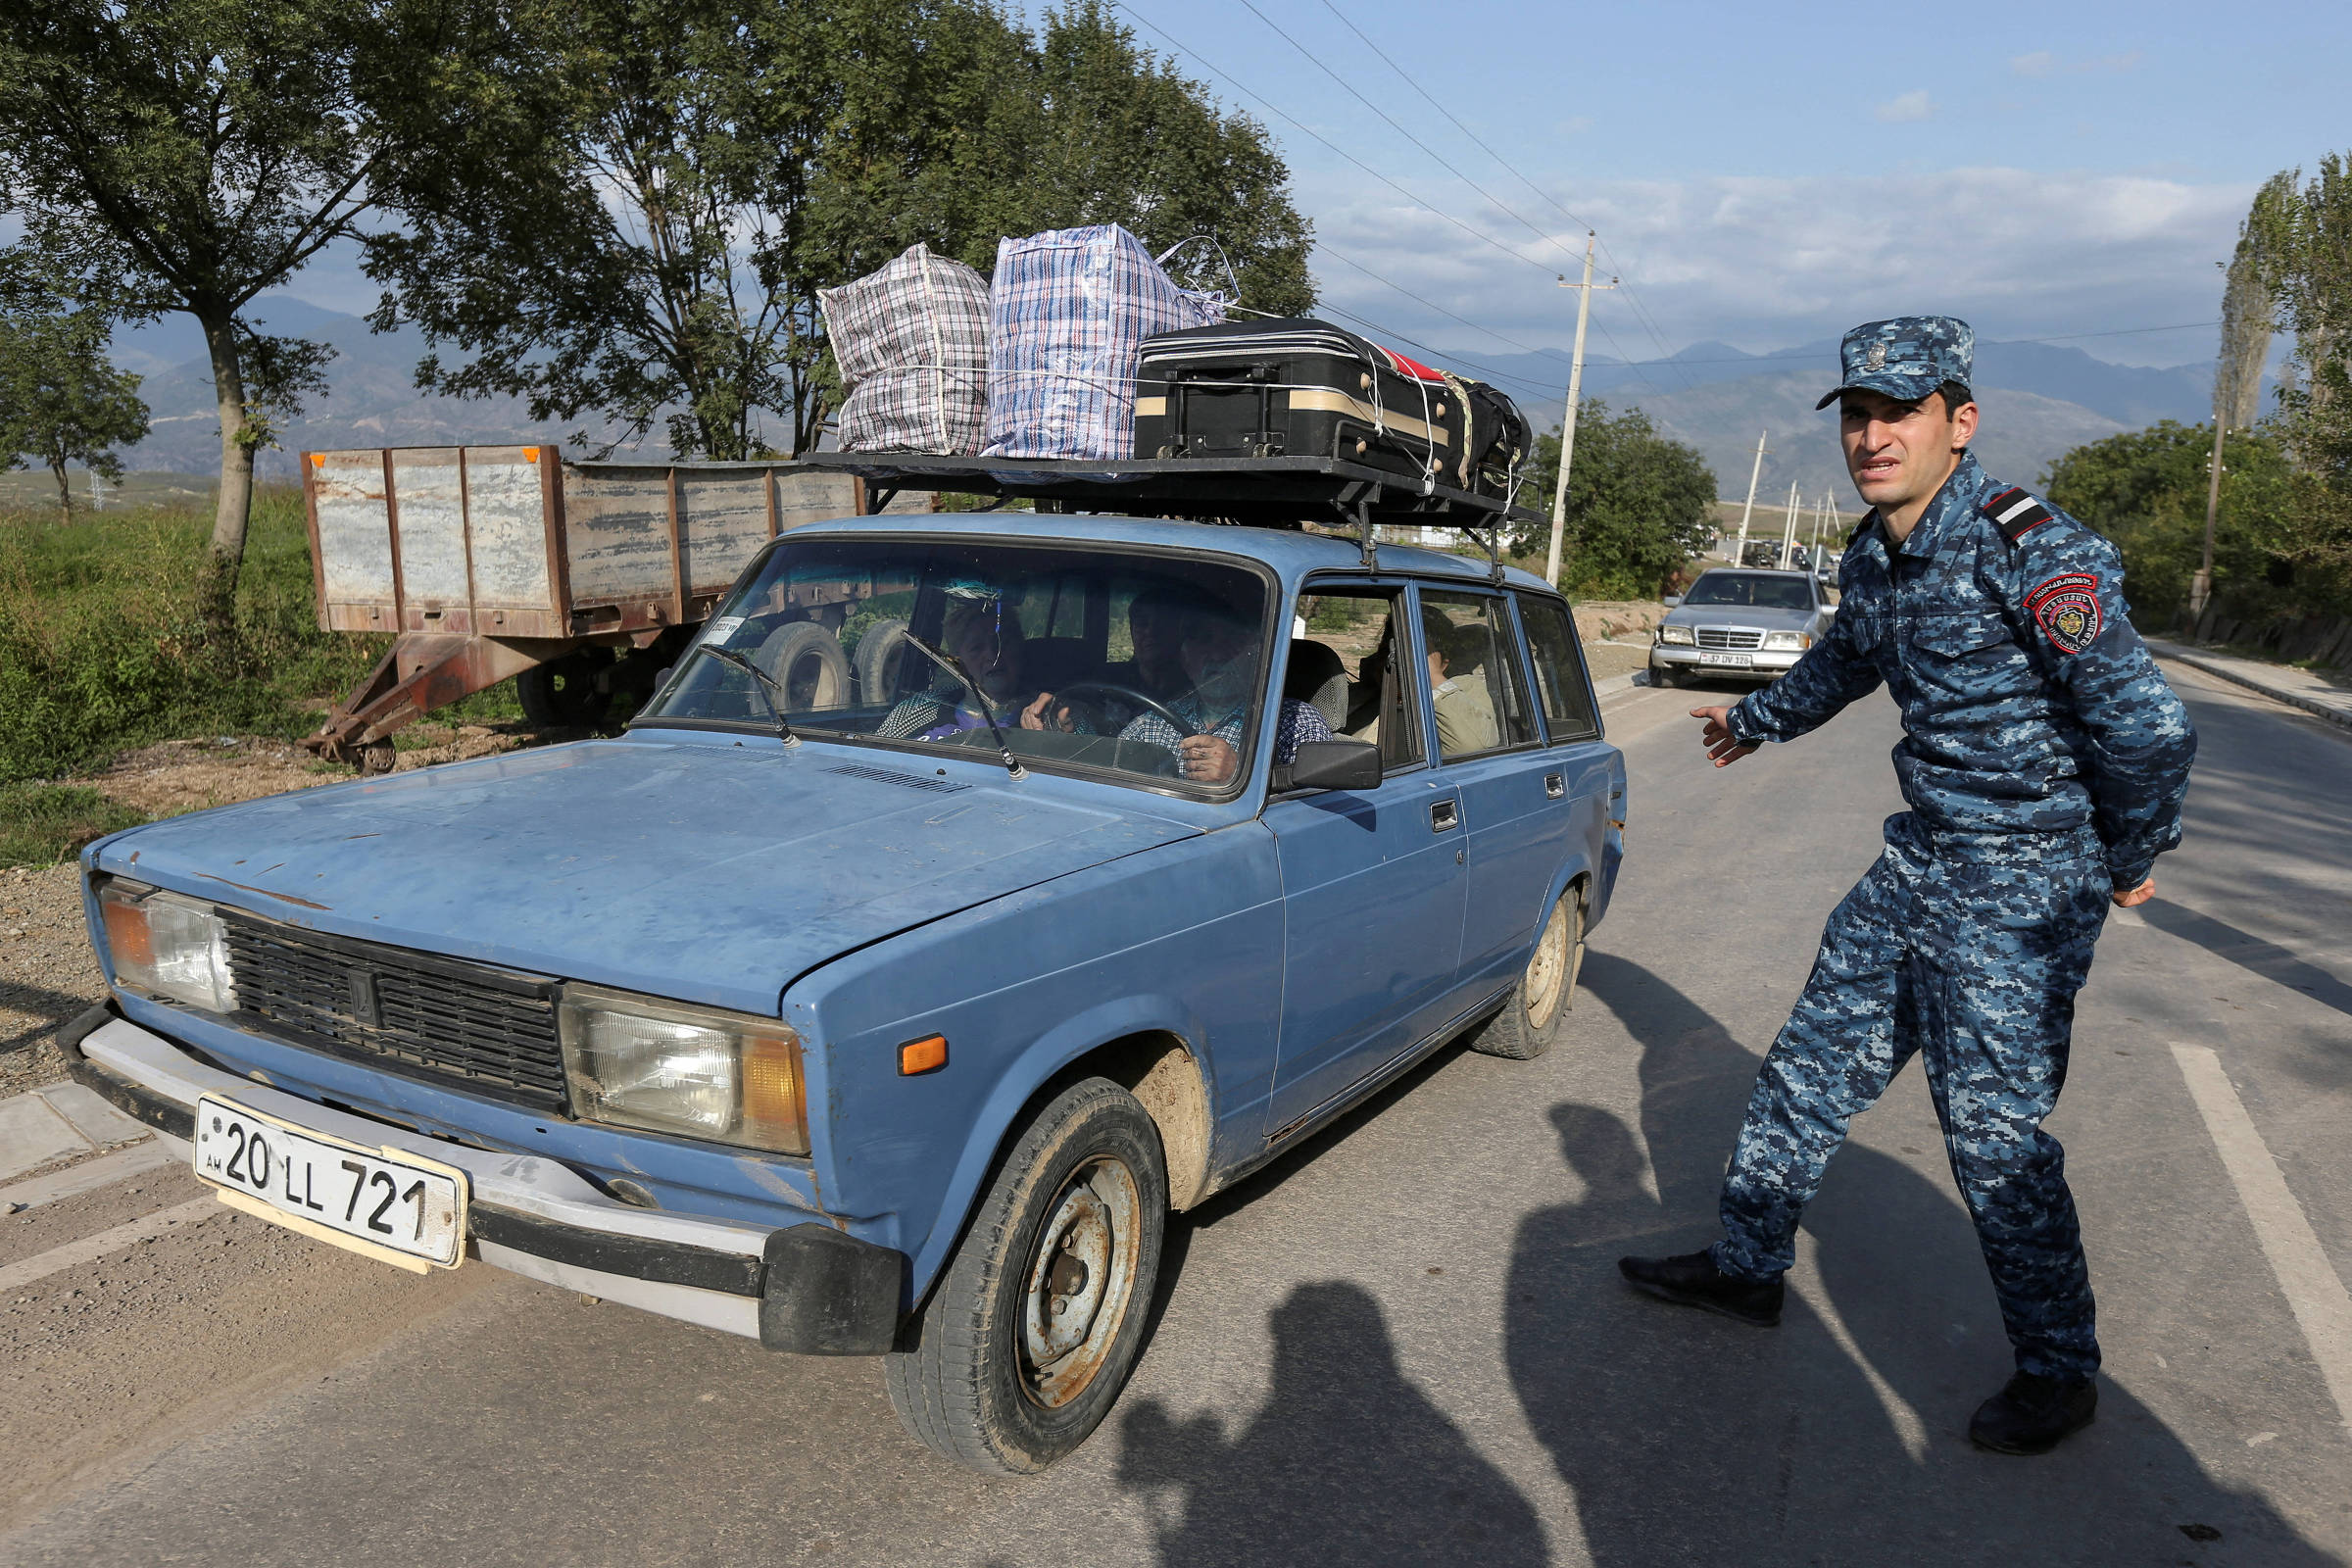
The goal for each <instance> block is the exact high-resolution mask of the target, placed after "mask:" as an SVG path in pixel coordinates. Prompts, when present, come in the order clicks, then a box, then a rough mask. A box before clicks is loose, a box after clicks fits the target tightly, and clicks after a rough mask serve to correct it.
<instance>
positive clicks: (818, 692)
mask: <svg viewBox="0 0 2352 1568" xmlns="http://www.w3.org/2000/svg"><path fill="white" fill-rule="evenodd" d="M752 662H753V663H755V664H758V665H759V666H760V668H761V669H764V670H766V671H767V678H768V679H769V680H772V681H774V682H775V683H776V684H777V685H778V686H779V687H781V688H782V689H783V694H784V695H783V697H782V699H781V706H782V707H783V709H784V711H786V712H788V713H804V712H807V711H809V710H811V709H824V708H843V707H847V706H848V704H849V701H850V656H849V655H847V654H845V653H843V652H842V651H841V639H840V638H838V637H836V636H834V635H833V634H832V633H831V632H830V631H828V630H826V629H825V628H824V627H822V626H820V625H818V624H817V623H816V622H815V621H813V620H796V621H793V622H792V623H791V624H790V625H785V626H778V627H777V628H776V629H775V630H774V631H772V632H769V633H768V634H767V640H766V641H764V642H762V643H761V644H760V650H759V652H757V653H755V654H754V655H752Z"/></svg>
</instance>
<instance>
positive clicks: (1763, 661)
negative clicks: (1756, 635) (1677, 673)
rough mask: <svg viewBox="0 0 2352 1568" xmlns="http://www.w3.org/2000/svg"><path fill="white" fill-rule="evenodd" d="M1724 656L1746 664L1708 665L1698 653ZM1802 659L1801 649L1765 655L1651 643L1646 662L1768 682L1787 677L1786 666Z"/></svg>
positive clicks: (1757, 651) (1753, 651) (1688, 671)
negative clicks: (1756, 678)
mask: <svg viewBox="0 0 2352 1568" xmlns="http://www.w3.org/2000/svg"><path fill="white" fill-rule="evenodd" d="M1727 653H1729V654H1736V655H1737V656H1738V657H1740V658H1744V659H1745V660H1747V661H1748V662H1747V663H1745V664H1710V663H1708V662H1706V661H1705V660H1704V659H1702V658H1701V657H1700V656H1701V655H1702V654H1716V655H1719V656H1720V655H1723V654H1727ZM1804 657H1805V656H1804V653H1803V652H1802V651H1801V650H1798V649H1793V648H1790V649H1781V648H1776V649H1772V650H1771V651H1769V652H1767V651H1766V650H1764V649H1761V648H1754V649H1749V648H1741V649H1737V650H1729V649H1714V648H1686V647H1683V646H1682V645H1681V644H1679V643H1673V644H1670V643H1654V642H1653V643H1651V644H1650V645H1649V662H1650V663H1651V664H1652V665H1653V666H1656V665H1665V666H1668V667H1670V668H1673V669H1677V670H1681V671H1683V672H1684V673H1686V674H1693V675H1697V674H1704V675H1728V676H1732V677H1734V678H1737V677H1739V676H1741V675H1752V676H1758V677H1761V678H1763V679H1767V680H1769V679H1771V678H1773V677H1775V676H1779V675H1785V674H1787V673H1788V672H1789V669H1790V667H1792V666H1793V665H1794V664H1795V663H1796V662H1797V661H1798V660H1800V659H1802V658H1804Z"/></svg>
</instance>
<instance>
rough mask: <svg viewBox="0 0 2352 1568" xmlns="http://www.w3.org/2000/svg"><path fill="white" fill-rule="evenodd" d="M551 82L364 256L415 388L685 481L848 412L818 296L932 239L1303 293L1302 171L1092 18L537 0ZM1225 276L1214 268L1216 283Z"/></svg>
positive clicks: (456, 159) (520, 88) (443, 161)
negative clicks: (1031, 29) (1184, 265)
mask: <svg viewBox="0 0 2352 1568" xmlns="http://www.w3.org/2000/svg"><path fill="white" fill-rule="evenodd" d="M528 4H530V5H541V6H545V7H546V8H547V9H546V11H545V14H544V16H542V17H539V18H538V20H537V22H536V23H535V24H534V25H531V26H530V27H529V28H528V29H527V30H531V31H533V32H534V34H535V35H537V36H540V37H542V38H544V39H545V40H546V44H547V48H546V50H545V53H544V57H543V59H542V60H541V61H540V62H538V63H537V65H536V66H535V68H533V69H531V70H528V71H524V72H520V73H517V74H516V75H515V77H514V78H513V79H512V80H511V81H510V82H509V83H508V87H507V90H506V91H504V92H503V93H502V95H501V97H500V100H499V102H498V104H497V105H496V108H495V111H494V112H493V113H490V114H486V115H484V116H481V117H479V118H477V119H475V120H473V121H472V122H470V123H468V125H467V126H466V127H465V128H464V134H462V135H460V136H457V137H455V138H454V139H453V140H452V141H451V142H449V143H447V144H445V145H444V147H443V149H442V156H441V157H440V158H438V159H437V160H435V161H434V162H433V163H432V164H430V165H422V166H417V167H416V168H414V169H412V170H411V171H410V172H408V174H407V175H405V176H404V184H403V186H402V188H401V190H400V192H399V194H398V199H399V201H400V202H401V205H402V206H403V208H404V209H405V210H406V211H407V212H409V213H410V214H411V215H412V222H411V225H410V227H409V229H408V230H407V232H405V233H398V234H391V233H387V234H383V235H379V236H376V237H374V238H373V239H371V240H370V242H369V247H368V263H367V266H368V273H369V275H370V276H371V277H373V278H375V279H376V280H377V281H378V282H379V283H381V284H382V285H383V286H384V290H385V294H384V300H383V304H382V306H381V307H380V308H379V309H378V311H377V312H376V314H375V317H374V324H375V325H376V326H377V327H378V328H385V329H388V328H390V327H392V326H395V325H397V324H399V323H400V322H402V321H413V322H415V323H417V324H418V325H419V326H421V327H422V328H423V329H424V331H425V333H426V334H427V336H428V338H429V339H430V340H431V341H432V344H433V353H432V354H431V355H430V356H428V357H427V358H426V359H425V360H424V361H423V362H422V363H421V364H420V365H419V366H418V368H417V379H418V384H419V385H421V386H424V387H427V388H429V389H432V390H435V391H440V392H444V393H449V394H454V395H458V396H469V397H487V396H493V395H500V394H508V395H515V396H520V397H523V398H525V399H526V400H527V401H528V404H529V407H530V410H531V415H532V417H533V418H537V419H550V418H553V419H562V420H567V421H568V420H575V419H580V420H585V419H587V418H588V417H592V416H603V417H606V418H609V419H610V420H611V421H612V422H613V426H615V429H614V431H613V438H612V439H611V440H607V441H602V442H598V441H595V440H593V439H591V438H590V437H589V436H588V434H587V432H586V430H585V429H582V430H581V431H580V433H579V436H578V439H580V440H581V441H583V442H584V443H587V444H589V445H592V446H601V448H602V449H603V450H604V451H608V452H609V451H611V450H612V449H613V446H616V445H620V444H625V443H629V442H633V441H635V440H637V439H639V438H641V437H643V436H644V435H645V434H647V433H648V432H649V431H651V430H652V429H653V427H654V426H655V425H656V423H660V424H662V427H663V429H664V431H665V433H666V435H667V437H668V440H669V445H670V447H671V449H672V450H673V451H675V452H676V453H678V454H679V455H680V456H682V457H687V456H704V457H714V458H748V457H754V456H761V455H765V454H767V453H770V452H775V451H783V452H797V451H800V450H802V449H804V448H807V447H809V446H811V445H813V444H814V443H815V441H816V439H817V435H818V432H819V430H820V429H821V427H822V425H823V423H824V420H825V418H826V417H827V416H828V414H829V413H830V406H831V403H832V402H833V401H834V399H835V397H836V395H837V388H838V376H837V373H836V372H835V370H834V369H833V367H832V366H831V363H830V359H829V357H828V356H827V355H826V353H825V347H824V338H823V319H822V316H821V314H820V312H819V310H818V308H817V291H818V290H819V289H821V288H826V287H830V286H833V285H836V284H840V283H845V282H848V281H850V280H851V279H853V278H856V277H858V276H862V275H863V274H865V273H866V272H869V271H871V270H874V269H875V268H877V267H879V266H881V265H882V264H883V263H884V262H886V261H888V260H889V259H890V258H891V257H893V256H895V255H897V254H898V253H899V252H900V251H902V250H904V249H906V248H907V246H908V245H910V244H912V243H914V242H915V241H917V240H922V241H924V242H926V243H928V244H929V245H931V247H932V248H933V249H935V250H937V251H940V252H943V253H945V254H948V255H954V256H957V257H959V258H961V259H963V260H965V261H968V262H970V263H972V264H973V265H975V266H978V267H981V268H983V269H986V268H988V267H990V266H992V265H993V264H994V261H995V257H996V246H997V240H998V238H999V237H1000V236H1001V235H1005V234H1021V233H1028V232H1031V231H1033V230H1036V229H1039V228H1047V227H1055V226H1067V225H1069V224H1073V223H1080V222H1107V221H1123V222H1127V223H1128V224H1129V225H1130V226H1131V227H1136V228H1137V229H1138V231H1139V232H1141V233H1143V234H1144V235H1145V236H1146V237H1147V239H1149V240H1152V241H1153V242H1155V243H1160V244H1162V245H1167V244H1173V243H1175V242H1176V241H1177V240H1180V239H1184V238H1187V237H1189V236H1191V235H1192V234H1194V233H1198V232H1206V233H1210V234H1213V235H1215V236H1216V237H1218V238H1219V239H1220V241H1222V242H1223V243H1224V244H1225V246H1226V248H1227V251H1228V253H1229V254H1232V255H1233V257H1234V261H1235V265H1236V269H1237V270H1238V271H1239V272H1240V273H1241V275H1242V279H1243V286H1244V289H1245V292H1249V291H1251V290H1257V291H1262V294H1263V296H1264V298H1265V299H1266V300H1268V301H1270V302H1272V303H1270V304H1267V305H1265V306H1264V307H1263V308H1266V309H1292V308H1297V307H1299V306H1301V305H1303V304H1304V303H1306V302H1307V301H1310V300H1311V298H1312V294H1311V290H1309V289H1308V288H1307V287H1306V286H1305V283H1304V279H1305V227H1304V224H1303V222H1302V221H1300V220H1299V217H1298V215H1297V213H1296V211H1295V210H1294V209H1293V208H1292V207H1291V204H1290V202H1289V198H1288V196H1287V194H1286V193H1285V189H1284V186H1285V183H1286V181H1287V177H1288V175H1287V171H1285V169H1284V168H1283V166H1282V164H1281V161H1280V160H1279V158H1277V157H1276V156H1275V155H1274V154H1273V153H1272V151H1271V149H1270V147H1269V146H1268V145H1267V143H1266V140H1265V137H1264V134H1263V132H1262V131H1260V130H1259V129H1258V127H1256V126H1255V125H1254V124H1253V123H1250V122H1248V121H1246V120H1241V119H1239V118H1236V117H1224V116H1221V115H1219V114H1218V113H1217V111H1216V110H1215V108H1214V106H1213V105H1211V104H1209V103H1208V102H1207V100H1206V98H1205V94H1204V93H1203V91H1202V90H1201V88H1200V87H1199V86H1198V85H1197V84H1195V83H1191V82H1187V81H1185V80H1183V79H1182V78H1181V77H1178V76H1176V75H1175V74H1174V73H1172V72H1171V71H1169V70H1168V69H1167V68H1166V67H1164V66H1162V65H1160V64H1159V63H1157V62H1156V61H1154V60H1153V59H1152V57H1151V56H1150V55H1149V54H1147V53H1144V52H1141V51H1138V50H1137V49H1136V48H1135V47H1134V45H1133V42H1132V39H1131V38H1130V37H1129V36H1128V34H1126V33H1125V32H1124V30H1122V29H1120V28H1118V27H1117V26H1115V25H1113V24H1111V23H1110V22H1109V21H1108V20H1106V18H1105V16H1104V14H1103V13H1102V12H1101V11H1100V10H1098V9H1095V8H1092V7H1081V8H1078V9H1074V10H1072V11H1069V12H1063V13H1054V14H1053V15H1051V16H1049V17H1048V19H1047V21H1046V23H1045V27H1044V31H1043V34H1042V36H1041V37H1039V38H1035V39H1033V38H1031V37H1030V36H1029V35H1028V34H1026V33H1023V32H1021V31H1019V30H1018V29H1016V28H1014V27H1012V26H1011V25H1008V24H1007V23H1006V22H1005V19H1004V18H1003V17H1002V16H1001V15H1000V14H999V13H997V12H996V11H995V10H994V9H992V8H991V7H989V6H988V5H986V4H984V3H983V0H839V3H837V4H834V5H831V6H829V7H826V8H823V9H822V10H821V11H820V10H818V9H814V8H807V7H797V6H788V7H777V6H773V5H769V4H764V3H760V0H587V3H585V4H580V5H573V4H570V3H569V0H565V3H564V4H562V5H557V4H556V3H555V0H528ZM1220 275H1221V273H1220Z"/></svg>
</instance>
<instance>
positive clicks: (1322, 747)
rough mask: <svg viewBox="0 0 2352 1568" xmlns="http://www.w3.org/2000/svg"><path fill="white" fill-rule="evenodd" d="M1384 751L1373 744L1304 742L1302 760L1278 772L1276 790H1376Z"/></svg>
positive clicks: (1275, 781)
mask: <svg viewBox="0 0 2352 1568" xmlns="http://www.w3.org/2000/svg"><path fill="white" fill-rule="evenodd" d="M1378 788H1380V748H1379V747H1378V746H1377V745H1375V744H1374V743H1373V742H1371V741H1302V742H1300V743H1299V756H1298V759H1297V760H1295V761H1293V762H1292V763H1291V764H1290V765H1289V766H1288V767H1277V768H1275V769H1274V790H1275V793H1276V794H1284V793H1287V792H1288V791H1291V790H1376V789H1378Z"/></svg>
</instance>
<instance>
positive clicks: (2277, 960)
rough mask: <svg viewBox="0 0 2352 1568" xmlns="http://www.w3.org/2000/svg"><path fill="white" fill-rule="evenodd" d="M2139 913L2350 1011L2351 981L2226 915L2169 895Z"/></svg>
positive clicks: (2164, 929) (2191, 941) (2208, 949)
mask: <svg viewBox="0 0 2352 1568" xmlns="http://www.w3.org/2000/svg"><path fill="white" fill-rule="evenodd" d="M2139 914H2140V918H2141V919H2143V920H2145V921H2147V922H2148V924H2150V925H2152V926H2154V927H2155V928H2156V929H2157V930H2159V931H2162V932H2165V933H2166V934H2168V935H2171V936H2176V937H2179V938H2180V940H2181V941H2183V942H2186V943H2189V944H2191V945H2193V946H2196V947H2200V948H2203V949H2204V950H2205V951H2206V952H2207V953H2210V954H2212V955H2213V956H2215V957H2217V958H2227V959H2229V961H2230V962H2231V963H2234V964H2236V965H2237V966H2238V967H2239V968H2241V969H2246V970H2250V971H2251V972H2253V973H2255V974H2258V975H2260V976H2262V978H2263V979H2265V980H2268V981H2270V982H2272V983H2273V984H2275V985H2281V986H2286V987H2288V988H2290V989H2292V990H2296V991H2300V992H2302V993H2303V994H2304V995H2305V996H2307V997H2310V998H2311V999H2312V1000H2313V1001H2314V1002H2317V1003H2319V1004H2320V1005H2322V1006H2327V1007H2333V1008H2334V1009H2335V1010H2336V1011H2338V1012H2340V1013H2343V1014H2345V1015H2346V1016H2348V1017H2352V985H2346V984H2345V983H2344V982H2343V981H2341V980H2338V979H2337V978H2336V977H2335V976H2334V975H2331V974H2329V973H2328V972H2327V970H2325V969H2323V968H2321V967H2319V966H2318V965H2317V964H2314V963H2309V962H2306V961H2305V960H2304V959H2303V958H2301V957H2299V956H2296V955H2295V954H2294V953H2293V952H2291V951H2290V950H2288V949H2286V948H2282V947H2280V946H2279V945H2278V943H2276V942H2266V941H2264V940H2263V939H2262V938H2261V937H2258V936H2254V935H2252V934H2251V933H2249V932H2245V931H2240V930H2239V929H2238V928H2237V927H2235V926H2233V925H2231V924H2229V922H2228V921H2226V920H2217V919H2215V918H2214V917H2213V916H2211V915H2209V914H2199V913H2198V912H2197V911H2196V910H2194V909H2191V908H2189V907H2186V906H2185V905H2180V904H2176V903H2174V902H2173V901H2172V900H2170V899H2151V900H2149V901H2148V902H2147V903H2146V904H2143V905H2141V906H2140V907H2139Z"/></svg>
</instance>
